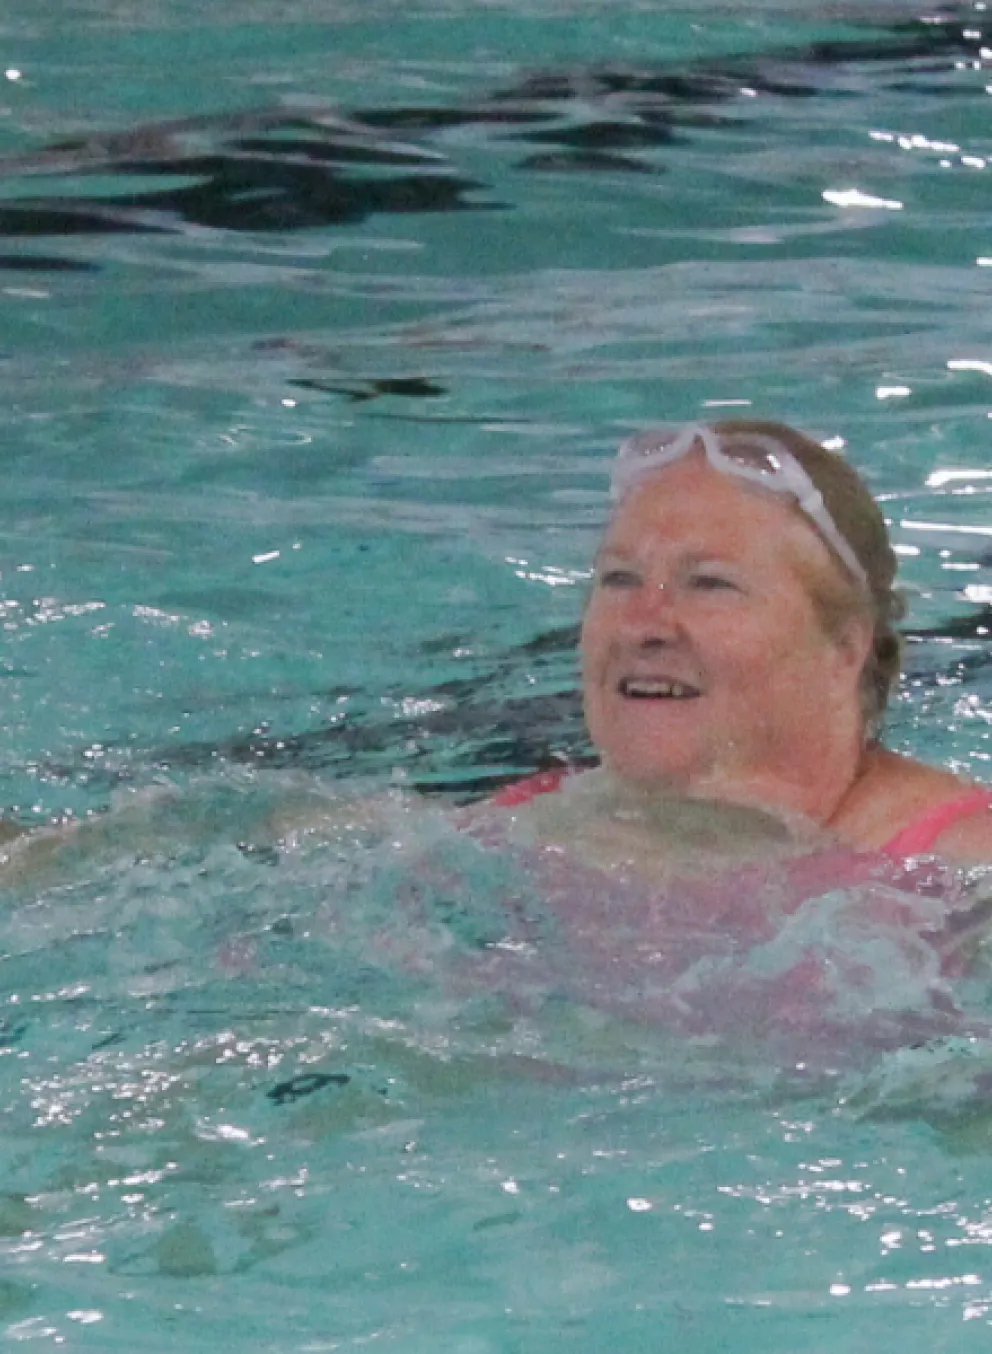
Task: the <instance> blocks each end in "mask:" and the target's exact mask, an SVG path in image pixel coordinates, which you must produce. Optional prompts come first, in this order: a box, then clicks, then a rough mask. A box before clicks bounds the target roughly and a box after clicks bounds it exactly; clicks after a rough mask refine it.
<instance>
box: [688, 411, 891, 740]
mask: <svg viewBox="0 0 992 1354" xmlns="http://www.w3.org/2000/svg"><path fill="white" fill-rule="evenodd" d="M710 426H711V427H712V428H713V430H714V431H715V432H717V433H721V434H724V435H727V436H732V435H734V434H753V433H758V434H761V435H763V436H766V437H773V438H775V439H776V441H778V442H781V443H782V445H783V446H784V447H785V448H786V450H787V451H789V452H790V453H791V455H793V456H794V457H795V459H796V460H797V461H798V462H799V464H800V465H801V466H802V468H803V469H804V470H805V471H806V474H807V475H808V476H809V477H810V479H811V480H812V481H813V483H814V484H815V485H816V487H817V489H819V491H820V493H821V494H822V495H823V501H824V503H825V504H826V508H827V511H828V512H829V514H830V516H831V518H832V519H833V521H834V523H835V524H836V526H837V529H838V530H839V531H840V533H841V535H842V536H843V537H844V539H845V541H847V543H848V545H850V547H851V549H852V550H853V551H854V553H855V555H856V556H857V558H858V560H859V561H860V563H861V567H862V568H863V569H864V571H865V574H866V575H867V579H868V593H867V595H866V594H865V591H864V589H863V588H862V587H861V586H860V584H859V583H858V582H857V581H856V580H855V579H853V578H852V577H851V575H850V571H849V569H847V568H846V567H845V566H844V564H843V563H842V561H841V560H840V559H839V557H838V556H837V555H836V552H835V551H833V550H832V549H831V551H830V553H831V554H832V555H833V556H834V558H835V560H836V561H837V566H838V567H837V569H836V570H834V577H833V578H832V579H831V580H830V582H829V583H825V582H824V580H822V578H821V579H816V580H812V579H811V584H810V586H811V591H812V594H813V599H814V601H815V602H816V605H817V608H818V610H819V612H820V615H821V619H822V621H823V624H824V628H825V629H826V630H827V633H828V634H836V633H838V632H839V630H840V628H841V627H842V626H843V624H844V623H845V622H846V621H848V620H849V619H850V618H851V617H852V616H858V615H865V616H867V617H869V618H870V620H871V622H872V626H873V637H872V646H871V649H870V651H869V654H868V657H867V659H866V660H865V665H864V668H863V669H862V672H861V707H862V715H863V718H864V723H865V731H866V735H867V736H869V737H877V735H878V733H879V731H880V729H881V725H882V720H883V716H884V714H885V708H886V706H887V704H888V701H889V696H890V694H891V691H892V688H893V686H894V685H895V684H896V682H897V681H898V678H899V670H900V659H901V656H902V641H901V638H900V636H899V633H898V631H897V630H896V628H895V627H896V623H897V622H898V621H900V620H901V619H902V617H903V616H904V614H905V604H904V602H903V598H902V595H901V593H899V591H898V590H897V589H896V587H895V577H896V569H897V560H896V556H895V552H894V550H893V549H892V545H891V543H890V541H889V533H888V529H887V528H886V525H885V519H884V517H883V516H882V513H881V510H880V509H879V506H878V504H877V503H876V502H875V500H874V498H873V497H872V494H871V491H870V490H869V488H868V486H867V485H866V484H865V482H864V480H863V479H862V478H861V476H860V475H859V474H858V472H857V471H856V470H855V469H854V467H853V466H852V465H851V463H850V462H849V461H846V460H845V459H844V458H843V457H842V456H839V455H838V454H837V453H836V452H833V451H828V450H827V448H826V447H824V446H821V444H820V443H819V442H816V441H814V440H813V438H811V437H807V436H806V434H805V433H801V432H799V431H798V430H797V429H795V428H791V427H789V426H788V424H785V423H773V422H765V421H760V420H750V419H727V420H724V421H721V422H719V423H713V424H711V425H710ZM796 511H797V512H798V511H800V509H799V508H798V505H797V508H796ZM805 520H807V521H809V519H808V518H806V519H805ZM814 529H815V524H814ZM824 544H825V545H826V546H827V548H828V549H830V543H829V541H824Z"/></svg>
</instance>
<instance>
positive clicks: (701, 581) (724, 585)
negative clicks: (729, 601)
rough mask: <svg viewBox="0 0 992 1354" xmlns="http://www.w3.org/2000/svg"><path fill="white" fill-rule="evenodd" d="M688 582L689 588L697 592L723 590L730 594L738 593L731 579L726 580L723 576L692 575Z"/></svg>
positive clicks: (708, 574)
mask: <svg viewBox="0 0 992 1354" xmlns="http://www.w3.org/2000/svg"><path fill="white" fill-rule="evenodd" d="M689 582H690V584H691V586H692V587H693V588H695V589H696V590H697V591H699V592H722V591H724V590H728V591H731V592H738V591H740V589H739V588H738V586H737V584H736V583H735V582H734V581H733V579H731V578H728V577H727V576H726V575H725V574H713V573H698V574H692V575H691V577H690V579H689Z"/></svg>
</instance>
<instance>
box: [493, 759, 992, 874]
mask: <svg viewBox="0 0 992 1354" xmlns="http://www.w3.org/2000/svg"><path fill="white" fill-rule="evenodd" d="M569 774H570V773H569V770H568V768H567V767H555V769H554V770H552V771H539V772H538V773H537V775H535V776H528V777H527V778H526V779H525V780H519V781H517V782H516V783H515V784H513V785H507V786H504V788H503V789H502V790H500V791H499V793H498V794H496V795H494V796H493V798H492V799H491V800H490V803H492V804H496V805H498V806H499V807H500V808H516V807H517V806H518V805H520V804H527V803H529V802H530V800H532V799H536V798H537V796H538V795H546V794H551V793H552V792H553V791H554V790H558V789H560V788H561V783H562V781H563V780H564V779H565V777H566V776H567V775H569ZM979 809H989V810H992V789H989V788H988V787H987V786H976V787H975V789H973V790H968V791H967V793H966V794H963V795H958V796H957V797H956V798H955V799H948V800H947V801H946V802H945V803H943V804H937V805H934V806H933V807H932V808H929V809H924V810H923V812H922V813H920V814H918V815H917V816H916V817H915V818H914V819H913V820H912V821H911V822H909V823H907V824H906V826H905V827H904V828H901V829H900V831H898V832H897V833H896V835H895V836H894V837H892V838H891V839H890V840H889V841H887V842H886V843H885V845H884V846H883V847H882V853H883V854H884V855H886V856H891V857H894V858H896V859H898V860H905V859H906V857H907V856H922V855H926V854H927V853H928V852H929V851H932V850H933V847H934V846H935V844H936V842H937V839H938V838H939V837H940V836H941V834H942V833H944V832H946V831H947V829H948V828H949V827H953V826H954V824H955V823H958V822H960V821H961V820H962V819H965V818H968V817H969V816H970V815H971V814H973V813H976V812H977V811H978V810H979Z"/></svg>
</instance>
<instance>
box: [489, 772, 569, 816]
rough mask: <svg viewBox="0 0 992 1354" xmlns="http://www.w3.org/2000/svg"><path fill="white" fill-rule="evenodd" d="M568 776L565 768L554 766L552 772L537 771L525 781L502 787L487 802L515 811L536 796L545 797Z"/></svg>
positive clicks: (557, 787)
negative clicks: (519, 805)
mask: <svg viewBox="0 0 992 1354" xmlns="http://www.w3.org/2000/svg"><path fill="white" fill-rule="evenodd" d="M568 774H569V771H568V767H567V766H561V767H558V766H556V767H555V768H554V769H553V770H552V771H538V773H537V775H536V776H528V777H527V778H526V779H525V780H518V781H514V783H513V784H512V785H504V786H503V788H502V790H500V791H499V792H498V793H497V794H494V795H493V797H492V799H490V801H489V802H490V804H496V805H497V806H498V807H499V808H501V809H515V808H516V807H517V805H518V804H527V803H529V802H530V801H531V800H532V799H536V798H537V796H538V795H547V794H550V793H551V792H552V791H553V790H557V789H559V787H560V786H561V783H562V781H563V780H564V779H565V777H566V776H567V775H568Z"/></svg>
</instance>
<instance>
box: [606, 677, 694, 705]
mask: <svg viewBox="0 0 992 1354" xmlns="http://www.w3.org/2000/svg"><path fill="white" fill-rule="evenodd" d="M617 690H618V691H619V692H620V695H621V696H626V697H628V698H629V699H630V700H642V701H646V700H693V699H694V698H695V697H696V696H701V695H702V692H701V691H699V690H698V689H697V688H696V687H694V686H689V685H687V684H686V683H685V682H670V681H667V680H659V681H648V680H647V679H645V678H640V679H639V678H636V677H624V678H623V679H622V680H621V682H620V684H619V686H618V687H617Z"/></svg>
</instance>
